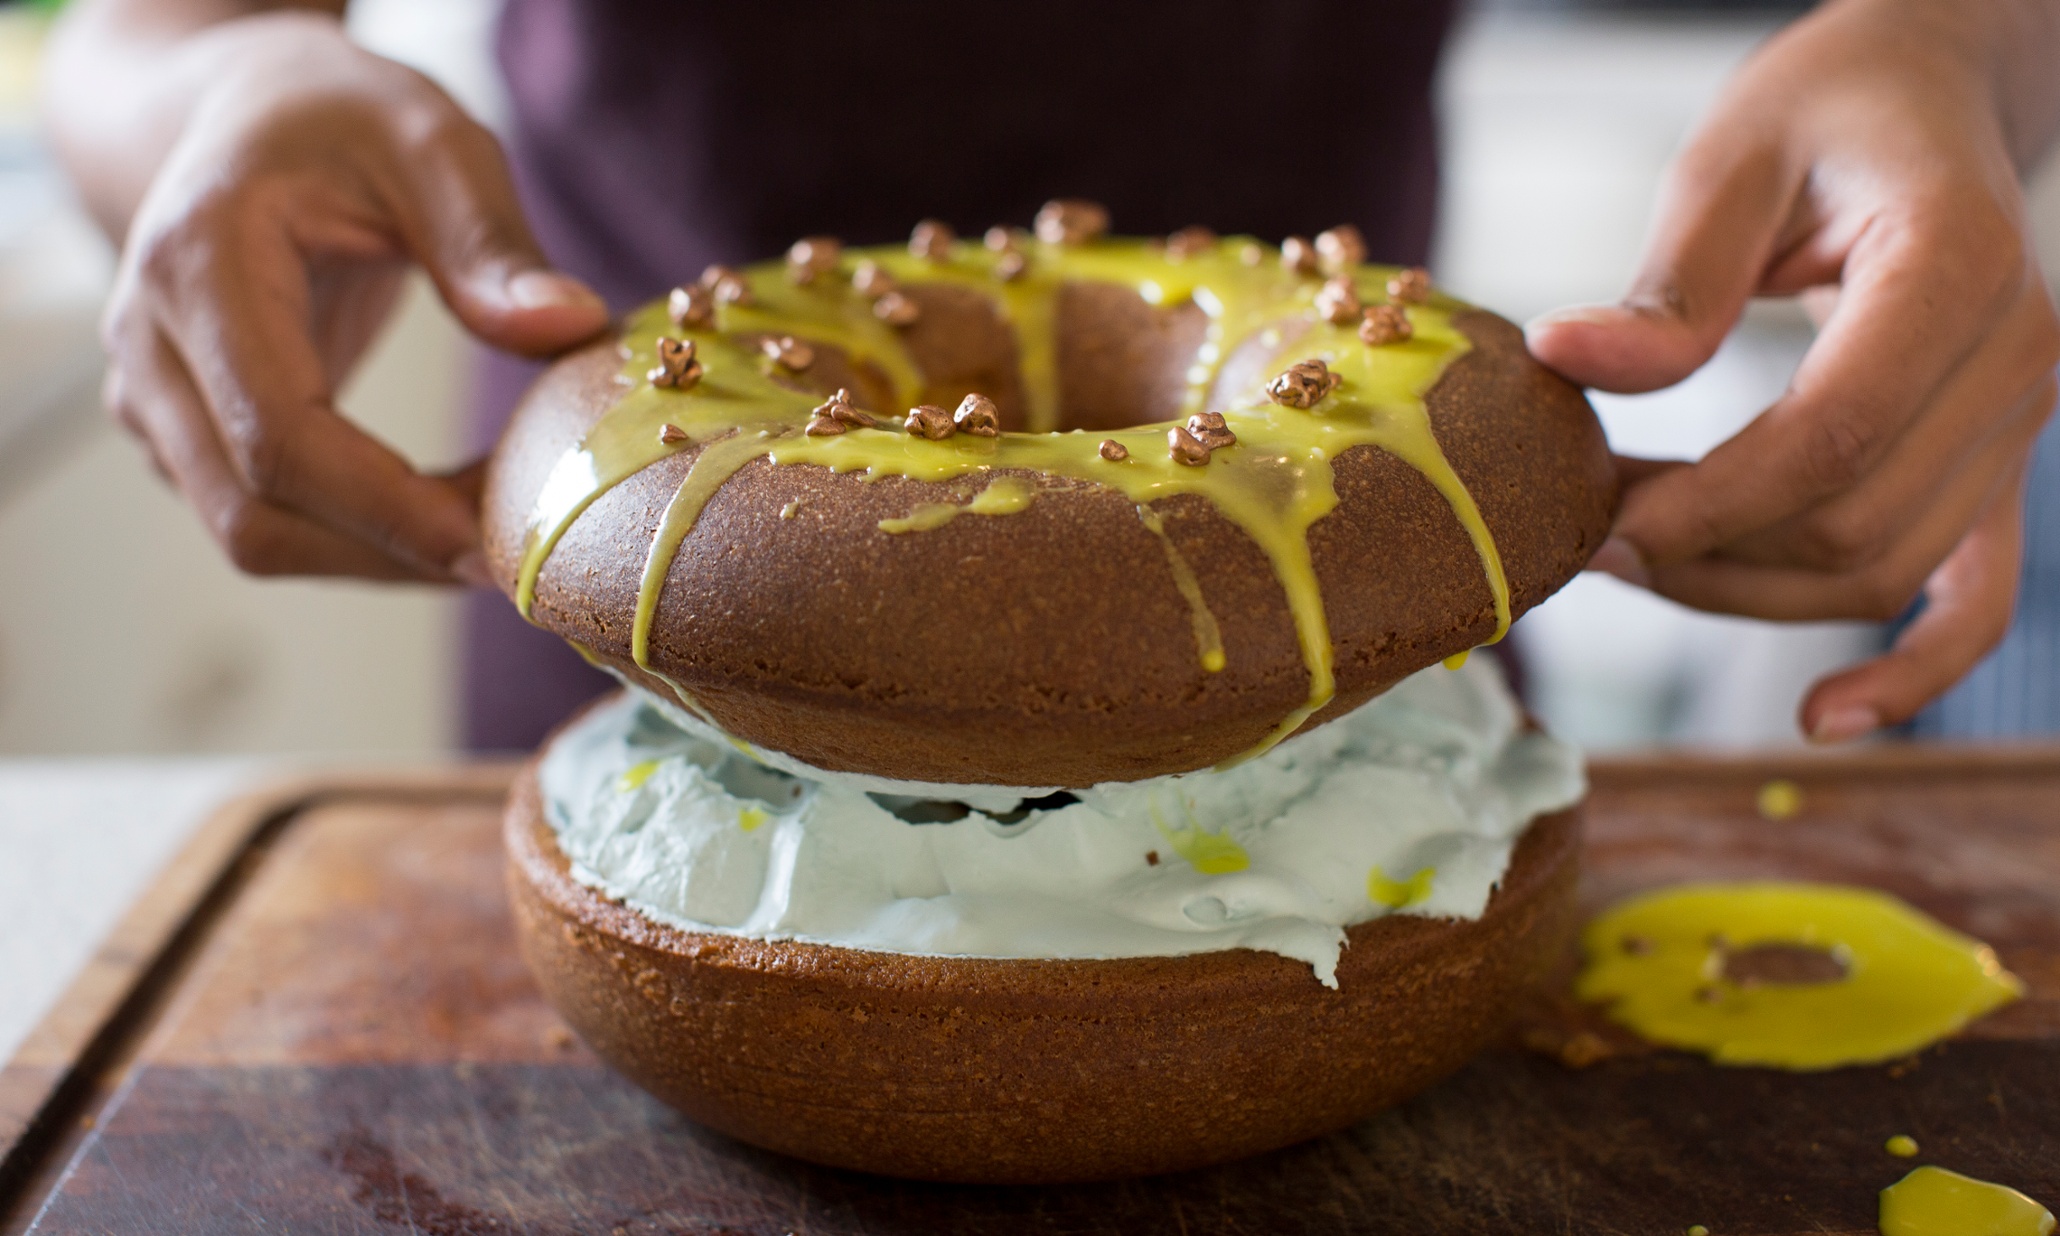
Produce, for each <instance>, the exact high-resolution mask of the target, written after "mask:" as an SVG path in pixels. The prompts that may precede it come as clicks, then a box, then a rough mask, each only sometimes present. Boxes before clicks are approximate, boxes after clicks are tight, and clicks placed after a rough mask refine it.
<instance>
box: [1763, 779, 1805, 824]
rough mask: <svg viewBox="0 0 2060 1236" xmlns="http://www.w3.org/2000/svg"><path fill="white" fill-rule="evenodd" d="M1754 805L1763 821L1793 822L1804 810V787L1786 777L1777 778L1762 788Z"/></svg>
mask: <svg viewBox="0 0 2060 1236" xmlns="http://www.w3.org/2000/svg"><path fill="white" fill-rule="evenodd" d="M1753 805H1754V806H1756V807H1758V808H1759V812H1760V817H1761V818H1762V819H1767V820H1776V821H1779V820H1792V819H1794V818H1795V816H1796V814H1797V813H1798V812H1800V811H1801V810H1802V805H1803V792H1802V787H1801V786H1799V785H1797V784H1796V783H1795V782H1793V781H1790V780H1788V779H1787V778H1786V777H1776V778H1775V779H1774V780H1772V781H1769V782H1767V783H1766V784H1765V785H1763V786H1761V787H1760V792H1759V794H1758V795H1757V796H1756V797H1755V799H1754V804H1753Z"/></svg>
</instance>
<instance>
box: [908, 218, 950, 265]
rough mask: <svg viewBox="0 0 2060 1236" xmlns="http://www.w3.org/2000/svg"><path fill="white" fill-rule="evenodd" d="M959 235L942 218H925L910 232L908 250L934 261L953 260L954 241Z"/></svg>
mask: <svg viewBox="0 0 2060 1236" xmlns="http://www.w3.org/2000/svg"><path fill="white" fill-rule="evenodd" d="M957 239H958V235H957V234H956V233H954V232H953V231H952V230H951V225H950V224H949V223H946V222H944V221H943V220H942V219H925V220H923V221H922V222H921V223H918V224H916V228H915V231H913V232H910V233H909V234H908V251H909V252H910V253H912V254H914V255H915V256H917V257H919V258H926V259H928V260H930V261H932V262H945V261H949V260H951V246H952V242H954V241H956V240H957Z"/></svg>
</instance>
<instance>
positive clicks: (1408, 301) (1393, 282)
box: [1388, 266, 1431, 305]
mask: <svg viewBox="0 0 2060 1236" xmlns="http://www.w3.org/2000/svg"><path fill="white" fill-rule="evenodd" d="M1430 298H1431V276H1430V272H1429V271H1427V270H1425V269H1424V268H1423V267H1421V266H1412V267H1410V268H1409V269H1408V270H1404V271H1399V272H1397V273H1396V275H1395V277H1394V278H1392V279H1390V280H1388V299H1389V300H1392V301H1396V302H1398V303H1400V304H1405V305H1420V304H1422V303H1423V302H1425V301H1427V300H1429V299H1430Z"/></svg>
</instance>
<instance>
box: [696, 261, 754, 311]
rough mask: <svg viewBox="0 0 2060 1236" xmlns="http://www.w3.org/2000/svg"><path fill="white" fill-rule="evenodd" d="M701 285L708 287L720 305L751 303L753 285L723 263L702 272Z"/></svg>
mask: <svg viewBox="0 0 2060 1236" xmlns="http://www.w3.org/2000/svg"><path fill="white" fill-rule="evenodd" d="M701 286H702V287H704V288H707V289H708V291H709V292H710V293H712V294H713V295H714V297H715V303H716V304H718V305H748V304H750V303H751V285H750V284H749V283H747V282H745V280H744V276H743V275H742V274H741V273H740V272H738V271H735V270H732V269H730V268H729V267H727V266H724V265H722V264H721V263H716V264H714V265H712V266H710V267H709V268H708V269H707V270H704V271H702V272H701Z"/></svg>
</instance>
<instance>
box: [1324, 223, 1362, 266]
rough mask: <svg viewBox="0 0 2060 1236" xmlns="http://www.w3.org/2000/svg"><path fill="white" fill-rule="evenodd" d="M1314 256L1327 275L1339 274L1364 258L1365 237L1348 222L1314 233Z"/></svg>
mask: <svg viewBox="0 0 2060 1236" xmlns="http://www.w3.org/2000/svg"><path fill="white" fill-rule="evenodd" d="M1316 258H1317V261H1319V262H1321V263H1322V265H1323V272H1324V273H1325V274H1327V275H1341V274H1345V273H1346V272H1348V271H1350V270H1351V269H1352V268H1353V267H1355V266H1357V265H1359V263H1361V262H1363V261H1365V260H1366V238H1365V237H1364V236H1361V235H1360V234H1359V229H1358V228H1356V227H1353V226H1352V225H1351V224H1349V223H1340V224H1338V225H1337V226H1336V227H1334V228H1330V229H1328V230H1326V231H1321V232H1318V233H1316Z"/></svg>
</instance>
